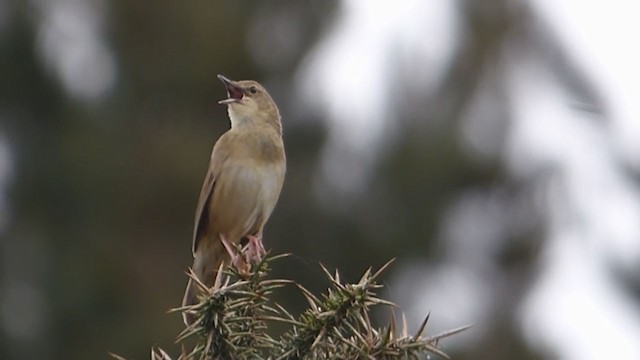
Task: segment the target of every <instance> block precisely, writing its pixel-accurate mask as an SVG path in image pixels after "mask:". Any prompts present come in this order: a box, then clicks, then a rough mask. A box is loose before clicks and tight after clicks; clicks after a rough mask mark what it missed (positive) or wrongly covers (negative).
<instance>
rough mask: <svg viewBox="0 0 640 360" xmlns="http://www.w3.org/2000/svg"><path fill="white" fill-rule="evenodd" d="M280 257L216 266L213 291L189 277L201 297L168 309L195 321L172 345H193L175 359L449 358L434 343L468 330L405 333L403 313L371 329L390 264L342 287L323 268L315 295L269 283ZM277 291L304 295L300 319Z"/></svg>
mask: <svg viewBox="0 0 640 360" xmlns="http://www.w3.org/2000/svg"><path fill="white" fill-rule="evenodd" d="M284 256H287V255H279V256H273V257H265V258H264V259H263V260H261V261H260V262H259V263H256V264H252V265H251V268H250V270H249V271H248V272H242V273H241V272H239V271H238V270H237V269H235V268H234V267H232V266H229V267H225V268H222V267H221V268H220V270H219V271H218V275H217V277H216V279H215V283H214V285H213V287H211V288H207V287H206V286H204V285H203V284H202V283H201V282H200V281H198V279H197V278H196V277H195V276H193V275H191V278H192V279H193V280H194V281H195V282H196V283H197V284H198V286H199V287H200V288H201V290H202V291H203V293H204V295H203V296H202V297H201V298H200V302H199V303H197V304H195V305H191V306H186V307H182V308H177V309H174V310H172V311H173V312H180V313H182V314H183V315H189V316H193V317H194V318H195V319H196V320H195V321H194V322H193V323H192V325H191V326H188V327H187V328H186V329H185V330H184V331H183V332H182V333H181V334H180V335H179V336H178V340H177V341H178V342H184V341H185V340H187V339H195V343H196V344H195V346H193V347H192V348H190V350H189V351H186V350H183V352H182V354H180V355H179V357H178V358H177V360H209V359H211V360H217V359H273V360H275V359H282V360H293V359H418V358H422V357H424V355H438V356H440V357H443V358H449V357H448V356H447V354H445V353H444V352H443V351H442V350H440V349H439V348H438V342H439V340H440V339H442V338H445V337H448V336H451V335H453V334H456V333H458V332H461V331H463V330H465V329H467V328H468V326H464V327H460V328H457V329H454V330H451V331H447V332H445V333H441V334H438V335H433V336H424V335H423V332H424V330H425V326H426V324H427V320H428V316H427V318H426V319H425V320H424V321H423V323H422V326H421V327H420V329H419V330H418V332H417V333H416V334H412V335H410V334H408V332H407V327H406V321H405V318H404V316H403V317H402V329H397V328H396V321H395V317H394V316H393V314H394V312H393V311H392V312H391V314H392V316H391V320H390V321H389V323H388V324H387V325H385V326H383V327H375V326H374V325H373V324H372V322H371V317H370V311H371V308H372V307H374V306H380V305H382V306H394V305H393V304H392V303H391V302H389V301H387V300H383V299H381V298H379V297H378V296H377V295H376V291H377V290H379V289H380V288H381V287H382V285H380V284H379V283H377V279H378V278H379V276H380V274H381V273H382V272H383V271H384V270H386V269H387V268H388V267H389V265H390V264H391V261H390V262H388V263H387V264H385V265H384V266H382V267H381V268H380V269H378V270H377V271H375V272H374V271H372V269H369V270H367V271H366V272H365V273H364V274H363V275H362V277H361V278H360V280H359V281H358V282H357V283H345V282H343V281H342V280H341V279H340V275H339V273H338V272H337V271H336V272H335V274H331V273H330V272H329V271H328V270H327V269H326V268H325V267H324V266H322V265H321V267H322V270H323V271H324V273H325V275H326V276H327V278H328V280H329V283H330V287H329V289H328V290H327V292H326V293H325V294H322V295H320V296H316V295H314V294H312V293H311V292H310V291H309V290H307V289H306V288H304V287H303V286H302V285H299V284H296V283H295V282H293V281H291V280H287V279H269V278H268V274H269V270H270V267H269V266H270V264H271V263H272V262H273V261H276V260H277V259H280V258H282V257H284ZM283 286H296V287H297V288H298V289H300V291H301V292H302V294H303V295H304V297H305V298H306V300H307V302H308V305H309V307H308V308H307V310H305V311H304V312H303V313H302V314H300V315H299V316H294V315H292V314H291V313H290V312H288V311H287V310H286V309H285V308H284V307H282V306H280V305H279V304H278V303H277V302H275V301H273V300H272V299H271V295H272V294H273V293H274V291H276V290H278V289H279V288H282V287H283ZM274 322H278V323H284V324H286V325H287V326H288V330H286V331H285V332H284V333H283V334H281V335H280V336H278V337H275V338H274V337H272V336H271V335H269V332H268V329H269V324H270V323H274ZM114 357H116V358H117V359H123V358H121V357H119V356H116V355H114ZM151 358H152V360H172V359H173V358H172V357H171V356H170V355H169V354H167V353H166V352H165V351H163V350H162V349H153V350H152V351H151Z"/></svg>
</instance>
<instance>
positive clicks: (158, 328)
mask: <svg viewBox="0 0 640 360" xmlns="http://www.w3.org/2000/svg"><path fill="white" fill-rule="evenodd" d="M505 2H506V1H498V2H495V4H494V5H492V6H491V7H492V8H495V9H502V10H503V11H486V9H482V8H481V6H480V5H474V4H473V3H474V2H461V4H462V5H461V6H462V7H464V11H463V13H464V14H465V16H466V18H465V19H463V20H464V21H465V22H466V25H468V28H466V30H465V31H466V32H464V33H463V34H462V37H463V38H464V41H463V44H464V45H463V46H462V47H461V48H460V49H459V50H458V54H456V56H455V59H456V61H455V62H454V63H453V64H452V66H451V68H450V69H449V71H448V74H446V76H444V79H445V81H444V83H443V85H442V89H441V90H440V91H439V92H438V94H435V95H431V96H432V97H433V98H429V99H426V100H425V99H419V106H418V107H416V108H414V110H413V111H412V112H410V113H409V112H408V113H405V114H400V116H402V117H403V118H406V119H407V122H406V127H405V128H403V129H402V133H401V134H400V136H399V140H398V141H397V142H396V145H394V147H393V148H392V149H391V150H390V153H389V154H388V155H387V156H386V157H385V158H384V159H383V160H382V161H381V162H380V164H378V166H377V168H376V169H375V174H373V179H372V182H371V186H370V187H369V188H368V190H367V191H368V193H367V194H366V195H365V196H363V197H362V198H361V199H360V200H359V201H357V202H356V203H355V204H353V206H352V207H351V208H349V209H347V210H346V211H332V210H331V209H327V207H326V206H323V205H321V202H320V201H319V199H318V198H317V194H316V192H314V184H315V182H314V174H315V173H316V170H315V169H316V168H317V164H318V159H319V156H320V151H321V149H322V146H323V144H324V140H325V135H326V129H325V128H324V125H323V123H322V122H321V121H316V120H319V119H314V118H311V119H300V118H297V117H296V112H295V111H293V109H294V107H295V104H292V103H291V102H292V99H293V97H292V96H289V95H290V94H291V88H290V87H289V86H288V84H292V83H293V82H294V76H295V70H296V69H297V67H298V64H299V63H300V62H301V61H302V60H303V58H304V56H305V54H306V53H307V50H309V49H310V48H311V47H312V46H313V45H314V44H315V43H316V41H317V39H318V38H319V36H320V34H321V33H322V32H323V31H326V30H327V29H328V28H329V27H330V26H331V24H332V21H331V20H332V18H333V16H334V15H335V14H334V13H335V11H336V10H335V8H336V4H335V2H311V1H303V2H301V1H296V0H278V1H270V2H269V3H268V4H267V3H266V2H257V1H248V2H237V1H231V0H227V1H201V0H198V1H190V2H177V1H170V0H163V1H155V2H149V1H129V0H113V1H109V2H108V3H106V5H107V6H104V9H103V11H105V12H106V18H107V34H106V39H105V41H106V42H107V44H108V45H109V46H110V49H111V50H112V51H113V53H114V56H115V59H116V63H117V69H118V72H117V82H116V85H115V87H114V88H113V89H111V90H110V92H109V93H108V94H107V95H106V96H105V97H104V98H103V99H101V100H100V101H98V102H93V103H86V102H83V101H80V100H78V99H74V98H72V97H70V96H69V95H68V94H67V93H66V92H65V89H64V87H63V86H62V85H61V84H60V83H59V82H58V81H57V80H56V79H55V77H54V76H53V75H52V72H51V71H48V69H47V64H46V63H45V62H44V61H43V60H42V59H41V58H40V56H39V55H38V53H37V51H36V46H35V44H36V43H37V40H38V36H39V34H38V24H39V23H38V16H37V14H35V13H34V10H33V7H32V6H31V3H30V2H23V1H5V2H0V9H1V8H5V9H3V10H7V11H10V12H11V16H10V20H7V21H6V22H5V24H4V25H3V27H2V29H1V30H0V73H1V74H2V78H3V80H4V81H2V82H1V83H0V119H1V121H2V124H0V132H2V133H5V134H7V135H8V136H7V137H8V139H9V140H10V144H11V146H12V149H13V151H14V155H15V161H16V164H15V179H14V182H13V185H12V187H11V189H10V201H11V211H12V214H11V220H12V221H11V225H10V227H9V228H8V230H7V236H6V238H7V239H8V241H6V240H5V241H4V243H3V248H2V249H3V252H4V255H3V257H2V261H3V262H4V263H3V264H2V266H3V269H4V270H3V272H4V275H5V276H4V277H3V279H0V281H2V282H4V283H5V285H6V284H8V283H9V282H10V281H9V279H11V282H24V283H28V284H30V286H33V287H34V288H35V289H37V292H36V293H35V295H34V296H35V297H37V298H38V299H40V300H39V301H41V302H42V306H41V308H42V309H43V310H42V311H43V313H42V314H40V315H41V318H42V319H41V320H40V321H41V323H42V325H39V326H38V327H36V329H35V330H34V332H33V333H32V335H30V336H26V337H22V338H21V337H14V336H12V335H8V332H7V331H5V333H4V335H3V336H2V337H0V358H2V359H36V358H39V359H90V358H99V357H100V356H101V354H104V355H105V356H106V352H107V351H114V352H116V353H121V354H128V355H130V356H132V357H134V358H145V357H147V356H148V347H149V346H150V345H153V344H158V343H159V344H169V343H171V342H172V341H173V337H174V334H176V333H177V332H178V331H179V329H180V328H181V323H180V320H179V319H178V317H172V316H162V314H163V313H164V312H166V311H167V309H170V308H173V307H175V306H176V305H177V304H179V302H180V300H181V296H182V292H183V289H184V286H185V279H184V276H183V274H184V271H185V270H186V269H187V267H188V266H189V265H190V264H191V260H192V259H191V253H190V239H191V233H190V232H191V229H192V221H193V213H194V209H195V204H196V201H197V196H198V194H199V190H200V186H201V181H202V179H203V177H204V174H205V172H206V167H207V163H208V159H209V155H210V151H211V146H212V145H213V142H214V141H215V139H216V138H217V137H218V136H219V135H220V134H221V133H222V132H223V131H225V130H226V129H227V128H228V126H229V124H228V120H227V116H226V112H225V108H224V107H222V106H218V105H217V104H216V102H217V100H218V99H220V98H222V97H223V96H224V89H223V87H222V86H220V84H219V83H218V82H217V80H216V79H215V75H216V74H218V73H222V74H225V75H228V76H229V77H231V78H237V79H240V78H243V79H248V78H253V79H258V80H260V81H262V82H263V83H265V85H266V87H267V88H269V89H270V92H271V93H272V95H273V96H274V98H275V99H276V102H277V103H278V104H279V105H280V108H281V112H282V114H283V121H284V127H285V129H284V132H285V143H286V147H287V156H288V173H287V178H286V181H285V187H284V190H283V193H282V197H281V199H280V201H279V204H278V206H277V208H276V211H275V213H274V215H273V216H272V219H271V221H270V223H269V225H268V226H267V229H266V234H265V242H266V245H267V247H268V248H272V249H273V250H274V252H276V253H280V252H292V253H294V254H296V255H295V256H294V258H293V259H294V260H293V261H289V262H287V263H286V264H275V265H274V269H273V274H274V276H275V277H284V278H291V279H293V280H294V281H296V282H303V283H305V284H308V287H309V290H310V291H311V292H314V293H317V292H318V291H319V290H320V289H322V287H323V286H324V285H323V284H324V283H323V274H322V272H321V271H319V270H318V269H317V268H316V267H315V265H313V264H315V263H316V262H318V261H322V262H323V263H324V264H326V265H327V266H328V267H330V268H334V267H338V268H340V269H342V270H343V272H344V275H345V276H344V277H345V278H347V279H349V278H356V276H358V275H359V273H358V272H359V271H360V269H362V268H366V267H368V266H371V265H372V264H373V265H375V264H381V263H383V262H384V261H385V260H386V259H388V258H389V257H390V256H394V257H398V258H400V259H403V258H405V259H406V258H408V257H414V258H419V259H429V258H433V257H434V256H436V255H437V252H438V247H437V246H435V245H436V244H434V243H433V239H435V238H436V233H437V231H438V230H437V224H438V223H439V221H440V220H441V219H440V215H439V214H441V212H442V210H443V206H444V204H445V203H447V201H449V200H451V198H452V197H455V196H456V194H458V193H459V192H460V191H461V190H462V189H465V188H467V187H469V186H470V185H473V186H477V187H485V186H491V185H492V184H494V183H495V182H496V181H497V180H498V179H502V177H503V175H502V172H501V169H500V167H499V165H498V164H488V165H486V166H477V164H476V163H474V161H473V160H472V159H470V158H469V157H468V155H467V154H465V153H464V152H463V151H462V150H461V149H460V146H459V139H458V137H457V135H456V129H457V127H458V126H459V124H458V122H457V118H458V116H459V114H460V112H461V111H463V109H465V107H466V106H467V103H468V101H469V97H470V96H469V93H470V92H471V89H473V88H475V87H476V86H477V82H478V78H479V75H478V73H479V72H480V71H481V69H482V68H483V67H484V66H487V64H488V63H490V59H491V56H492V53H493V52H494V51H495V49H496V48H497V46H498V44H499V43H500V42H501V41H502V37H503V36H504V34H505V32H506V30H507V29H508V25H507V24H508V21H509V19H508V18H509V16H512V14H511V13H509V12H507V11H506V10H505V8H506V5H505ZM282 21H291V22H292V24H294V25H292V26H293V30H292V31H296V33H297V35H298V36H299V41H298V44H297V46H296V47H295V48H293V50H291V51H289V52H287V53H286V54H285V55H286V56H284V55H283V56H280V57H278V61H275V62H272V63H265V62H264V61H258V60H257V59H256V57H255V55H252V52H251V50H252V48H250V47H249V46H248V45H247V44H248V43H249V42H250V41H249V40H248V39H250V38H251V37H255V36H257V35H256V34H259V35H260V36H258V39H257V40H255V39H254V40H252V41H254V42H256V41H258V42H264V44H263V45H264V46H266V47H267V48H270V47H272V48H273V49H279V48H278V43H277V37H276V36H275V35H273V34H271V33H270V32H269V30H270V29H271V27H270V26H269V24H276V23H278V22H282ZM251 29H253V30H251ZM249 31H253V33H251V34H249ZM433 104H442V106H440V107H438V111H436V110H433V109H432V108H431V107H430V106H429V105H433ZM425 109H426V110H425ZM429 109H431V110H429ZM423 110H424V111H423ZM336 210H337V209H336ZM527 254H528V252H525V254H524V255H518V256H521V257H522V258H525V259H526V258H527V256H528V255H527ZM4 288H6V286H5V287H4ZM296 297H297V294H295V292H293V291H291V292H287V291H283V294H278V295H276V300H277V301H278V302H280V303H282V305H283V306H285V307H286V308H287V309H291V312H292V313H294V314H297V313H300V312H302V311H304V307H302V306H301V305H300V304H299V302H297V301H296V300H294V299H296ZM5 311H6V310H5ZM508 311H513V309H511V310H508ZM20 316H21V318H22V316H23V315H20ZM26 316H27V314H25V315H24V317H25V318H26ZM33 316H35V315H33ZM510 326H512V325H511V324H509V323H507V322H504V321H501V319H496V323H495V324H492V325H491V326H489V330H488V333H487V334H486V335H485V336H482V341H480V344H478V346H477V348H476V349H475V350H474V353H476V354H477V353H484V351H483V350H492V351H491V352H490V353H492V354H494V355H495V354H498V353H500V352H499V351H493V350H496V349H495V348H496V347H498V348H500V347H502V345H503V344H505V343H507V344H511V345H510V347H509V350H504V351H505V354H504V356H503V358H521V359H524V358H526V356H532V355H530V354H529V350H527V349H526V348H525V347H524V346H520V344H521V340H520V339H519V336H518V334H517V333H516V332H515V331H513V329H512V328H511V327H510ZM496 339H497V340H496ZM503 349H504V348H503ZM167 350H168V351H170V352H176V351H177V347H174V348H168V349H167ZM459 355H460V356H458V357H457V358H463V357H464V355H465V354H464V353H461V354H459ZM495 358H499V356H496V357H495ZM532 358H533V357H532Z"/></svg>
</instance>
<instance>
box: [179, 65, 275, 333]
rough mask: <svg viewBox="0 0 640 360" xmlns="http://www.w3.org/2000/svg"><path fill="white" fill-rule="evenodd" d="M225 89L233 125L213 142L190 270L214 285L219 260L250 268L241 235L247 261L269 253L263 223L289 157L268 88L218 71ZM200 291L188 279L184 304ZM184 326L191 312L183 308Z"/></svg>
mask: <svg viewBox="0 0 640 360" xmlns="http://www.w3.org/2000/svg"><path fill="white" fill-rule="evenodd" d="M218 79H220V81H222V83H223V84H224V86H225V88H226V91H227V99H224V100H220V101H219V102H218V103H219V104H224V105H226V106H227V112H228V115H229V119H230V122H231V127H230V129H229V130H227V131H226V132H225V133H224V134H222V135H221V136H220V137H219V138H218V140H217V141H216V142H215V144H214V146H213V150H212V152H211V158H210V162H209V167H208V170H207V174H206V176H205V179H204V183H203V185H202V190H201V191H200V197H199V199H198V205H197V207H196V213H195V221H194V227H193V242H192V253H193V258H194V260H193V266H192V268H191V270H192V275H195V276H196V277H197V278H198V280H199V281H200V282H201V283H202V284H204V285H205V286H207V287H211V286H213V283H214V280H215V277H216V273H217V271H218V270H219V268H220V266H221V264H222V263H223V262H224V263H229V262H231V263H233V264H234V265H236V267H237V268H238V269H239V270H242V269H243V268H246V263H245V261H244V259H243V257H242V254H238V253H237V252H236V251H235V250H236V248H237V247H238V244H241V241H242V240H243V239H247V240H248V244H247V246H246V247H245V249H246V252H247V258H249V260H256V259H259V258H260V257H261V256H263V255H264V254H265V250H264V246H263V244H262V235H263V231H264V226H265V224H266V222H267V220H269V217H270V216H271V213H272V212H273V209H274V207H275V205H276V203H277V201H278V198H279V196H280V192H281V190H282V186H283V182H284V177H285V171H286V156H285V150H284V143H283V140H282V122H281V117H280V111H279V110H278V107H277V106H276V103H275V102H274V101H273V99H272V97H271V96H270V95H269V93H268V92H267V90H266V89H265V88H264V87H263V86H262V85H260V84H259V83H258V82H256V81H253V80H242V81H233V80H230V79H228V78H226V77H224V76H222V75H218ZM201 291H202V290H201V289H200V287H199V286H198V285H197V284H196V283H195V282H194V280H193V279H191V278H190V279H189V282H188V283H187V288H186V290H185V294H184V297H183V300H182V306H183V307H185V306H189V305H193V304H196V303H197V302H198V297H199V296H200V295H201V294H200V292H201ZM184 314H185V315H184V316H183V320H184V322H185V325H187V326H189V325H191V324H192V323H193V322H194V321H195V319H194V318H193V315H190V314H188V312H184Z"/></svg>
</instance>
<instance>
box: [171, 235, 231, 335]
mask: <svg viewBox="0 0 640 360" xmlns="http://www.w3.org/2000/svg"><path fill="white" fill-rule="evenodd" d="M207 243H213V244H210V246H206V245H208V244H207ZM200 245H201V246H200V247H199V248H198V249H197V250H196V252H195V254H194V259H193V268H192V270H193V273H194V274H195V276H196V277H197V278H198V280H200V282H201V283H203V284H204V285H205V286H207V287H211V286H213V282H214V280H215V278H216V275H217V272H218V269H219V268H220V264H222V262H223V261H226V259H227V258H228V257H229V256H228V255H227V252H226V250H225V249H224V247H223V245H222V243H221V242H220V240H219V239H215V241H205V242H203V243H202V244H200ZM202 245H204V246H202ZM201 295H202V290H201V289H200V287H199V286H198V284H196V283H195V281H193V279H191V278H189V282H188V283H187V289H186V290H185V292H184V297H183V298H182V306H189V305H194V304H197V303H198V302H199V300H198V297H199V296H201ZM182 319H183V320H184V323H185V325H187V326H189V325H191V324H192V323H193V322H194V321H195V320H196V319H195V317H194V316H193V315H191V314H188V313H186V312H183V313H182Z"/></svg>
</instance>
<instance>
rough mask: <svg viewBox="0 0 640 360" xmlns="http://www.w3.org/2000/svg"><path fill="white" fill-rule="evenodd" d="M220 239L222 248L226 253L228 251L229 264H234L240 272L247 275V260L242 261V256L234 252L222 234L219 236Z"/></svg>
mask: <svg viewBox="0 0 640 360" xmlns="http://www.w3.org/2000/svg"><path fill="white" fill-rule="evenodd" d="M220 240H221V241H222V245H224V248H225V249H226V250H227V253H229V257H230V258H231V264H233V266H235V268H236V269H238V272H239V273H240V274H242V275H248V274H249V264H247V262H246V261H244V259H243V258H242V256H240V255H238V254H236V252H235V251H234V250H233V246H232V245H231V244H229V242H228V241H227V239H225V238H224V236H220Z"/></svg>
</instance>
